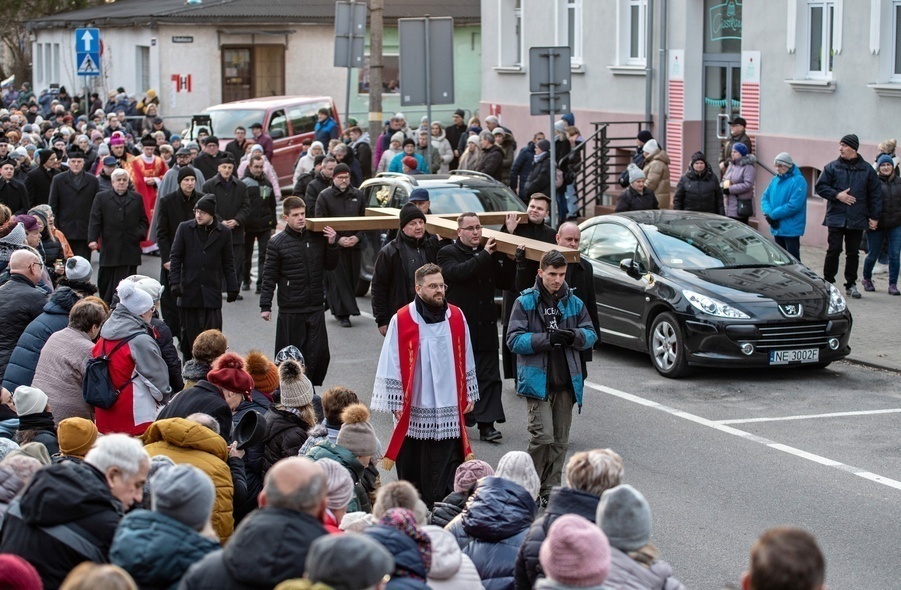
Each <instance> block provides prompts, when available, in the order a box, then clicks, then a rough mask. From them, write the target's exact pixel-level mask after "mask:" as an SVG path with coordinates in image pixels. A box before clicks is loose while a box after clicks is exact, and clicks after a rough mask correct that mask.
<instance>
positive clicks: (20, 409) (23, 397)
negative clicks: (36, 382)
mask: <svg viewBox="0 0 901 590" xmlns="http://www.w3.org/2000/svg"><path fill="white" fill-rule="evenodd" d="M13 404H15V406H16V413H17V414H18V415H19V416H27V415H29V414H39V413H41V412H43V411H44V409H45V408H46V407H47V394H46V393H44V392H43V391H41V390H40V389H38V388H37V387H28V386H27V385H20V386H18V387H16V391H15V393H13Z"/></svg>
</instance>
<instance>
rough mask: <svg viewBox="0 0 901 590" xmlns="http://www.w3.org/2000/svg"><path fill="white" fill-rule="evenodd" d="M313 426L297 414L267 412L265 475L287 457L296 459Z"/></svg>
mask: <svg viewBox="0 0 901 590" xmlns="http://www.w3.org/2000/svg"><path fill="white" fill-rule="evenodd" d="M312 426H313V425H312V424H307V423H306V422H304V421H303V419H302V418H301V417H300V416H298V415H296V414H293V413H291V412H289V411H287V410H280V409H278V408H276V407H270V408H269V411H268V412H266V436H265V438H264V439H263V473H266V472H267V471H269V469H270V468H271V467H272V466H273V465H275V464H276V463H277V462H278V461H279V460H281V459H284V458H285V457H296V456H297V452H298V451H299V450H300V447H302V446H303V443H304V442H305V441H306V440H307V431H308V430H309V429H310V428H311V427H312Z"/></svg>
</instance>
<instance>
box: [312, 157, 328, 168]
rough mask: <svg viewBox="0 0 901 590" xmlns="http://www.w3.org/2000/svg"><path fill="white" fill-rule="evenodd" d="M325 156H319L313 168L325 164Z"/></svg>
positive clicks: (315, 159) (314, 159)
mask: <svg viewBox="0 0 901 590" xmlns="http://www.w3.org/2000/svg"><path fill="white" fill-rule="evenodd" d="M325 157H326V156H325V154H319V155H318V156H316V157H315V158H313V166H319V165H320V164H322V163H323V162H325Z"/></svg>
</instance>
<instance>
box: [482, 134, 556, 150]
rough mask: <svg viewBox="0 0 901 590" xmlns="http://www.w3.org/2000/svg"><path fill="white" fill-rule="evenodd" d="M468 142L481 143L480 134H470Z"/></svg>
mask: <svg viewBox="0 0 901 590" xmlns="http://www.w3.org/2000/svg"><path fill="white" fill-rule="evenodd" d="M466 143H467V144H470V143H474V144H476V145H479V136H478V135H470V136H469V137H467V138H466ZM548 149H550V148H548Z"/></svg>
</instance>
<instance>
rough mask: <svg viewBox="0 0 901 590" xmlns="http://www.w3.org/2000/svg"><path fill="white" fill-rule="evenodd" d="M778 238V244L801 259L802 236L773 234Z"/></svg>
mask: <svg viewBox="0 0 901 590" xmlns="http://www.w3.org/2000/svg"><path fill="white" fill-rule="evenodd" d="M773 237H774V238H775V239H776V245H777V246H781V247H782V248H783V249H784V250H785V251H786V252H788V253H789V254H791V255H792V256H794V257H795V258H797V259H798V260H801V238H800V237H793V238H789V237H783V236H773Z"/></svg>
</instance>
